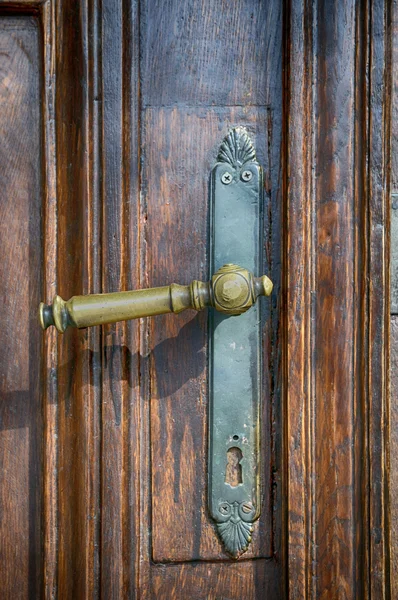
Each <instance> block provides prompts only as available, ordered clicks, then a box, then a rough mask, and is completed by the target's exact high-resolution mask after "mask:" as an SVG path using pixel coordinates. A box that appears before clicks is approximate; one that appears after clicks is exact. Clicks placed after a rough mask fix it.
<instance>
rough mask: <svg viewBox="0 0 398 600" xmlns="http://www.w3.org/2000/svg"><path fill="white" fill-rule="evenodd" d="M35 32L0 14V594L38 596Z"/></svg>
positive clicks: (31, 22)
mask: <svg viewBox="0 0 398 600" xmlns="http://www.w3.org/2000/svg"><path fill="white" fill-rule="evenodd" d="M41 84H42V72H41V65H40V31H39V24H38V22H37V21H36V20H35V19H34V18H31V17H28V16H27V17H23V18H19V19H17V18H14V17H12V16H10V17H6V16H0V106H1V110H0V139H1V144H0V165H1V166H0V189H1V195H0V256H1V261H0V296H1V311H0V336H1V341H0V513H1V518H0V597H1V598H12V597H13V598H36V597H39V595H40V593H41V589H42V587H41V585H42V578H41V575H40V574H41V569H42V564H41V527H42V521H41V512H42V495H41V490H42V482H43V479H42V462H41V456H42V447H41V441H42V435H43V421H42V411H41V401H42V394H43V378H42V376H41V375H42V369H43V364H42V360H41V358H40V357H41V352H42V336H41V333H40V331H39V330H38V329H37V323H36V317H35V312H34V310H32V307H33V306H35V305H36V304H37V302H39V301H40V296H41V285H42V280H43V269H42V253H41V235H42V221H41V195H42V181H41V169H42V152H41V146H40V128H41V105H40V95H41Z"/></svg>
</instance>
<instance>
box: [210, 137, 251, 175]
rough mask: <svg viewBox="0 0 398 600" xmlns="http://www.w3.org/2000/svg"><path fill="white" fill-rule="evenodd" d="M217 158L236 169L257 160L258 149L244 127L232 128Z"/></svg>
mask: <svg viewBox="0 0 398 600" xmlns="http://www.w3.org/2000/svg"><path fill="white" fill-rule="evenodd" d="M217 160H218V162H223V163H228V164H230V165H231V166H232V167H233V168H234V169H239V168H240V167H241V166H242V165H244V164H245V163H247V162H254V161H255V160H256V151H255V149H254V146H253V144H252V141H251V139H250V137H249V135H248V133H247V131H246V129H245V128H244V127H235V128H234V129H231V131H230V132H229V133H228V135H227V136H226V137H225V138H224V141H223V143H222V144H221V146H220V150H219V151H218V156H217Z"/></svg>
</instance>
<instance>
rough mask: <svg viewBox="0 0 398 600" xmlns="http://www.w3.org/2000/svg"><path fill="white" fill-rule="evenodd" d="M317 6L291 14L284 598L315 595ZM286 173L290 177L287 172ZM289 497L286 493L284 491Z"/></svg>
mask: <svg viewBox="0 0 398 600" xmlns="http://www.w3.org/2000/svg"><path fill="white" fill-rule="evenodd" d="M312 18H313V14H312V12H311V11H309V10H308V11H306V9H305V5H304V3H303V2H292V5H291V13H290V15H289V16H288V32H287V40H286V43H287V46H288V49H289V50H288V51H289V56H290V64H289V79H288V86H289V88H288V89H289V109H288V132H289V133H288V147H287V161H288V165H289V171H288V169H287V167H285V169H284V183H285V190H286V191H285V194H286V196H285V197H286V206H285V207H284V220H283V222H285V223H286V225H287V227H286V230H283V235H284V236H285V245H286V255H285V257H286V258H285V262H284V269H285V270H286V305H285V307H284V308H285V314H284V315H283V317H282V319H283V320H282V324H281V332H280V333H281V335H283V332H286V333H285V335H284V344H285V348H286V363H285V365H284V371H283V382H284V386H285V394H286V408H285V413H284V418H285V419H286V441H287V447H286V456H285V461H286V462H285V465H286V467H285V477H286V479H285V486H286V487H285V490H286V511H287V534H286V536H287V537H286V541H285V543H286V547H285V548H284V549H283V552H284V559H285V560H286V571H287V589H286V597H288V598H291V599H297V600H299V599H301V598H309V597H311V592H310V589H311V578H312V569H311V564H312V558H311V539H312V538H311V527H312V525H311V524H312V511H311V505H312V489H311V474H312V466H311V462H310V454H311V450H310V449H311V439H312V436H311V429H310V427H311V415H312V411H313V404H312V397H311V359H312V356H311V350H310V348H311V304H312V301H311V291H312V284H313V282H312V253H313V241H312V214H313V198H312V165H313V158H312V147H311V141H310V140H311V139H312V110H313V104H312V77H313V62H312V61H313V54H312V53H313V47H312ZM288 172H289V174H290V177H288ZM284 497H285V494H284Z"/></svg>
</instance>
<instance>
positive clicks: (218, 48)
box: [142, 0, 282, 106]
mask: <svg viewBox="0 0 398 600" xmlns="http://www.w3.org/2000/svg"><path fill="white" fill-rule="evenodd" d="M142 4H143V7H142V34H143V43H142V49H143V63H142V73H144V74H145V76H144V77H143V82H142V86H143V87H142V95H143V103H144V105H145V106H163V105H170V104H175V103H185V104H190V105H198V104H204V105H205V106H211V105H221V106H226V105H232V106H233V105H241V106H251V105H264V104H271V102H272V94H273V92H274V93H275V92H276V93H278V88H279V84H278V83H276V82H275V73H276V71H275V69H274V70H272V69H269V68H267V66H268V65H270V64H273V65H275V66H276V63H274V58H275V55H278V56H280V40H281V32H282V4H281V3H276V2H273V0H268V1H267V2H243V1H242V0H239V1H238V2H234V3H230V2H228V1H226V0H216V1H213V2H208V1H207V0H202V1H201V2H179V0H168V1H167V2H162V1H159V0H155V1H152V0H151V1H146V2H143V3H142Z"/></svg>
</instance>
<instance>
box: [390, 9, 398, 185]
mask: <svg viewBox="0 0 398 600" xmlns="http://www.w3.org/2000/svg"><path fill="white" fill-rule="evenodd" d="M392 5H393V21H392V52H393V55H392V61H393V62H392V69H393V71H392V72H393V77H392V106H391V190H392V191H393V192H394V191H395V192H398V77H397V72H398V71H397V69H398V43H397V36H398V6H397V1H396V0H394V2H393V3H392Z"/></svg>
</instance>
